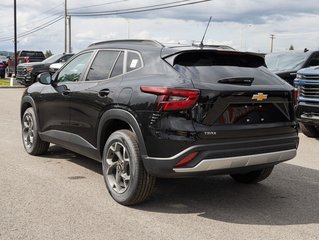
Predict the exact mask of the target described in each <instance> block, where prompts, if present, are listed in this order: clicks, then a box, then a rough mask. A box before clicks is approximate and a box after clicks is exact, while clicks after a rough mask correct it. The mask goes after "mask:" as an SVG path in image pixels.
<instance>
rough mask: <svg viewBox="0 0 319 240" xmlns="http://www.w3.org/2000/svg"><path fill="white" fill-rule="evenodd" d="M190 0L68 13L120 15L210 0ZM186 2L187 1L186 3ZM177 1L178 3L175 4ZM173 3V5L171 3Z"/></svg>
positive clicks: (87, 15) (75, 14) (88, 15)
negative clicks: (191, 0) (192, 0)
mask: <svg viewBox="0 0 319 240" xmlns="http://www.w3.org/2000/svg"><path fill="white" fill-rule="evenodd" d="M189 1H190V0H186V1H185V0H184V1H175V2H170V3H163V4H156V5H150V6H145V7H138V8H128V9H121V10H111V11H100V12H70V13H69V15H71V16H86V17H90V16H91V17H92V16H108V15H120V14H129V13H138V12H146V11H155V10H161V9H168V8H175V7H181V6H187V5H194V4H198V3H203V2H210V1H212V0H198V1H195V2H189ZM186 2H187V3H186ZM176 3H179V4H176ZM173 4H175V5H173Z"/></svg>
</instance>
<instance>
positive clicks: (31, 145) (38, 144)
mask: <svg viewBox="0 0 319 240" xmlns="http://www.w3.org/2000/svg"><path fill="white" fill-rule="evenodd" d="M21 125H22V142H23V146H24V148H25V150H26V151H27V153H29V154H31V155H41V154H44V153H46V152H47V151H48V148H49V145H50V143H48V142H45V141H42V140H41V138H40V136H39V133H38V129H39V127H38V123H37V120H36V117H35V113H34V110H33V108H32V107H30V108H28V109H27V110H25V112H24V113H23V117H22V119H21Z"/></svg>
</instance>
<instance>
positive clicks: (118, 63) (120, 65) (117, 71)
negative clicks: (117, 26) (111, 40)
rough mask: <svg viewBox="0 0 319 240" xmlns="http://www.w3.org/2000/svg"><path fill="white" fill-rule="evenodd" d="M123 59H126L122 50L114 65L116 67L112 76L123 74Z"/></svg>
mask: <svg viewBox="0 0 319 240" xmlns="http://www.w3.org/2000/svg"><path fill="white" fill-rule="evenodd" d="M123 59H124V53H123V52H121V54H120V56H119V57H118V59H117V61H116V63H115V65H114V68H113V71H112V73H111V76H110V77H115V76H118V75H121V74H123Z"/></svg>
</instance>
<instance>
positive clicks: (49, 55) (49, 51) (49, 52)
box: [44, 50, 53, 58]
mask: <svg viewBox="0 0 319 240" xmlns="http://www.w3.org/2000/svg"><path fill="white" fill-rule="evenodd" d="M52 55H53V54H52V52H51V50H46V51H45V53H44V56H45V57H46V58H48V57H51V56H52Z"/></svg>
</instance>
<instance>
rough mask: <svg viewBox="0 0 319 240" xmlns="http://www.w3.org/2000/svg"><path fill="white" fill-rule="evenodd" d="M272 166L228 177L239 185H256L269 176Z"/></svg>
mask: <svg viewBox="0 0 319 240" xmlns="http://www.w3.org/2000/svg"><path fill="white" fill-rule="evenodd" d="M273 169H274V166H271V167H267V168H263V169H261V170H257V171H252V172H248V173H243V174H231V175H230V176H231V177H232V178H233V179H234V180H235V181H236V182H240V183H248V184H251V183H258V182H261V181H263V180H265V179H266V178H267V177H269V175H270V174H271V172H272V170H273Z"/></svg>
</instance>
